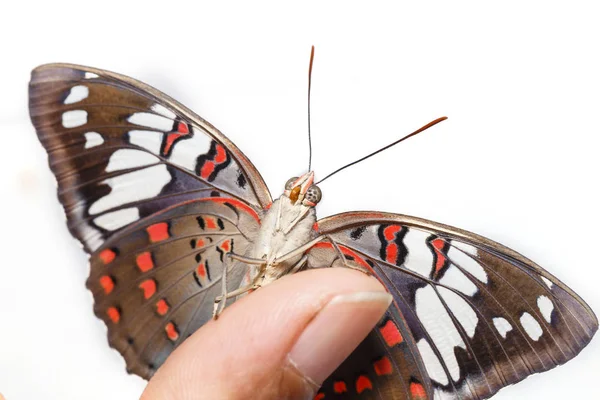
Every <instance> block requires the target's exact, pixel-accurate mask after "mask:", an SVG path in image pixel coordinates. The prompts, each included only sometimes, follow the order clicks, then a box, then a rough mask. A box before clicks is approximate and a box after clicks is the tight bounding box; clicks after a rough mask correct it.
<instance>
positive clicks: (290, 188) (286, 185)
mask: <svg viewBox="0 0 600 400" xmlns="http://www.w3.org/2000/svg"><path fill="white" fill-rule="evenodd" d="M297 180H298V177H297V176H296V177H294V178H290V179H288V181H287V182H286V183H285V190H292V185H293V184H294V182H296V181H297Z"/></svg>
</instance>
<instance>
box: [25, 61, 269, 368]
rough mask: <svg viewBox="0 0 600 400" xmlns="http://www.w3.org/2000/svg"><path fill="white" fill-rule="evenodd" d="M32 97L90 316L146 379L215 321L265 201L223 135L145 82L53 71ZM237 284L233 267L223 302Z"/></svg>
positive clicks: (43, 71) (44, 73) (87, 71)
mask: <svg viewBox="0 0 600 400" xmlns="http://www.w3.org/2000/svg"><path fill="white" fill-rule="evenodd" d="M29 96H30V97H29V102H30V114H31V119H32V121H33V124H34V125H35V128H36V130H37V133H38V136H39V139H40V141H41V142H42V144H43V145H44V147H45V148H46V150H47V152H48V157H49V163H50V167H51V169H52V171H53V172H54V174H55V176H56V179H57V181H58V196H59V199H60V201H61V203H62V204H63V206H64V209H65V213H66V215H67V222H68V226H69V229H70V231H71V233H72V234H73V236H75V237H76V238H77V239H79V240H80V241H81V243H82V244H83V246H84V248H85V250H86V251H87V252H89V253H90V254H91V256H90V264H91V269H90V276H89V279H88V281H87V286H88V288H89V289H90V290H91V292H92V293H93V295H94V300H95V305H94V311H95V313H96V315H97V316H98V317H99V318H101V319H103V320H104V321H105V322H106V324H107V326H108V337H109V343H110V344H111V346H113V347H115V348H116V349H117V350H119V351H120V352H121V354H122V355H123V356H124V358H125V361H126V363H127V369H128V371H130V372H133V373H136V374H138V375H140V376H142V377H145V378H149V377H150V376H152V374H153V373H154V371H155V370H156V368H158V367H159V366H160V365H161V364H162V362H163V361H164V360H165V359H166V357H167V356H168V355H169V354H170V352H171V351H172V350H173V349H174V348H175V347H176V346H177V345H179V343H181V341H182V340H184V339H185V338H186V337H187V336H189V335H190V334H191V333H193V332H194V331H195V330H196V329H198V328H199V327H200V326H201V325H202V324H203V323H204V322H206V321H207V320H208V319H209V318H210V317H211V312H212V304H213V301H214V298H215V297H216V296H217V295H219V294H220V291H221V279H222V272H223V268H225V267H226V266H227V260H226V259H224V254H225V253H226V252H228V251H230V250H232V249H235V251H236V252H240V253H243V252H244V249H245V248H246V247H247V246H248V245H249V244H250V242H251V240H252V238H253V237H254V236H255V231H256V230H257V229H258V227H259V225H260V216H259V215H260V213H261V211H262V209H263V208H264V207H265V206H267V205H268V204H269V203H270V202H271V196H270V194H269V192H268V190H267V187H266V185H265V184H264V182H263V180H262V178H261V177H260V175H259V173H258V172H257V170H256V169H255V167H254V166H253V165H252V164H251V163H250V161H249V160H248V159H247V158H246V157H245V156H244V154H242V153H241V152H240V151H239V150H238V149H237V148H236V147H235V146H234V145H233V144H232V143H231V142H230V141H229V140H228V139H227V138H226V137H225V136H224V135H223V134H221V133H220V132H219V131H217V130H216V129H215V128H214V127H213V126H211V125H210V124H209V123H207V122H206V121H204V120H203V119H202V118H200V117H199V116H197V115H196V114H194V113H193V112H192V111H190V110H189V109H187V108H185V107H184V106H182V105H181V104H179V103H177V102H176V101H175V100H173V99H171V98H170V97H168V96H166V95H165V94H162V93H160V92H159V91H158V90H156V89H154V88H151V87H150V86H147V85H145V84H143V83H141V82H138V81H136V80H133V79H131V78H128V77H125V76H122V75H118V74H115V73H112V72H108V71H103V70H98V69H93V68H87V67H81V66H75V65H67V64H51V65H45V66H41V67H38V68H36V69H35V70H34V71H33V72H32V77H31V82H30V86H29ZM243 273H244V269H243V268H235V267H232V268H231V273H230V276H229V277H228V278H229V279H228V284H227V287H228V288H229V290H230V291H231V290H234V289H236V288H237V287H238V286H239V284H240V282H241V280H242V279H243V276H242V275H243ZM231 301H233V299H232V300H230V302H231Z"/></svg>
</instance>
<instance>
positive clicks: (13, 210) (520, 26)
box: [0, 0, 600, 400]
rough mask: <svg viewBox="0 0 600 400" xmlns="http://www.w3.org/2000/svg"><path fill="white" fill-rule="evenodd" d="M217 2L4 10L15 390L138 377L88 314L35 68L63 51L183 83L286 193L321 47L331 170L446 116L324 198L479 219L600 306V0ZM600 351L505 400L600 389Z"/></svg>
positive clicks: (448, 218) (316, 125)
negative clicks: (39, 122)
mask: <svg viewBox="0 0 600 400" xmlns="http://www.w3.org/2000/svg"><path fill="white" fill-rule="evenodd" d="M205 3H206V2H200V1H194V2H189V3H188V2H181V1H175V0H170V1H168V2H161V3H160V5H157V4H156V3H155V2H152V1H146V2H139V3H138V4H133V2H125V1H118V2H117V1H101V2H89V1H87V2H86V1H72V2H65V1H57V0H54V1H47V2H43V3H41V2H40V4H26V3H25V2H18V3H17V2H13V3H11V7H12V10H11V9H5V10H4V11H3V12H2V14H3V15H2V21H1V22H2V23H0V38H1V41H0V50H1V54H2V59H3V63H2V67H1V68H2V70H1V71H2V74H0V88H1V93H0V109H1V115H0V125H1V127H2V130H1V132H0V135H1V136H0V137H1V138H2V157H0V171H1V172H0V174H1V175H0V177H1V178H2V185H1V186H0V187H1V188H0V192H1V194H2V195H1V196H0V213H1V214H0V215H1V218H0V227H1V229H0V251H1V253H0V254H2V257H1V261H0V321H2V322H1V326H0V328H1V329H0V392H2V393H4V395H5V396H6V397H7V399H8V400H16V399H42V398H44V399H134V398H137V397H138V396H139V394H140V393H141V391H142V390H143V387H144V382H143V381H142V380H141V379H139V378H137V377H134V376H128V375H127V374H126V373H125V368H124V362H123V361H122V359H121V357H120V356H119V355H118V354H117V353H116V352H115V351H114V350H111V349H109V347H108V345H107V342H106V340H105V327H104V325H103V324H102V323H101V322H100V321H99V320H97V319H96V318H95V317H94V316H93V314H92V311H91V310H92V302H91V295H90V294H89V293H88V291H87V290H86V289H85V286H84V281H85V279H86V277H87V265H86V256H85V255H84V254H83V252H82V251H81V250H80V249H79V246H78V245H77V243H76V242H75V241H74V240H73V239H71V238H70V236H69V235H68V232H67V229H66V227H65V224H64V216H63V215H62V211H61V208H60V206H59V204H58V201H57V199H56V196H55V182H54V178H53V176H52V175H51V174H50V172H49V170H48V168H47V166H46V155H45V152H44V151H43V149H42V147H41V146H40V144H39V143H38V141H37V139H36V137H35V132H34V130H33V128H32V127H31V125H30V123H29V118H28V114H27V97H26V95H27V81H28V79H29V71H30V70H31V69H32V68H33V67H35V66H36V65H38V64H42V63H47V62H55V61H62V62H73V63H80V64H87V65H91V66H96V67H99V68H105V69H109V70H114V71H117V72H121V73H124V74H126V75H130V76H133V77H136V78H137V79H140V80H143V81H145V82H147V83H149V84H151V85H153V86H155V87H157V88H159V89H161V90H163V91H165V92H167V93H168V94H170V95H171V96H173V97H175V98H176V99H178V100H180V101H181V102H182V103H183V104H185V105H187V106H188V107H190V108H192V109H193V110H195V111H196V112H198V113H199V114H200V115H202V116H203V117H204V118H206V119H207V120H209V121H210V122H212V123H213V124H214V125H216V126H217V127H218V128H219V129H220V130H222V131H223V132H224V133H225V134H226V135H228V137H229V138H231V139H232V140H233V141H234V142H235V143H236V144H237V145H238V146H239V147H240V148H241V149H242V150H243V151H244V152H245V153H246V154H247V155H248V157H249V158H250V159H251V160H252V161H253V162H254V163H255V164H256V166H257V167H258V169H259V170H260V171H261V173H262V174H263V176H264V178H265V180H266V182H267V184H268V185H269V187H270V188H271V190H272V192H273V193H274V194H277V195H278V194H279V192H280V190H281V189H282V185H283V184H284V182H285V181H286V180H287V179H288V178H289V177H291V176H294V175H297V174H298V173H301V172H303V171H304V169H305V168H306V163H307V158H308V157H307V144H306V72H307V64H308V56H309V50H310V45H311V44H314V45H315V46H316V49H317V52H316V59H315V65H314V76H313V113H312V116H313V123H312V128H313V135H314V143H313V145H314V159H313V160H314V164H313V165H314V168H315V170H316V173H317V175H320V176H321V177H323V176H324V174H325V173H328V172H330V171H331V170H332V169H335V168H337V167H339V166H341V165H342V164H345V163H346V162H349V161H352V160H354V159H355V158H358V157H360V156H362V155H364V154H365V153H366V152H367V151H371V150H374V149H376V148H378V147H380V146H382V145H385V144H387V143H389V142H391V141H393V140H395V139H397V138H398V137H400V136H401V135H404V134H406V133H408V132H411V131H412V130H414V129H416V128H418V127H420V126H421V125H423V124H425V123H427V122H429V121H430V120H432V119H434V118H437V117H439V116H442V115H447V116H448V117H449V120H448V121H446V122H444V123H442V124H440V125H438V126H436V127H435V128H433V129H431V130H430V131H427V132H426V133H423V134H421V135H420V136H418V137H416V138H413V139H411V140H410V141H408V142H406V143H404V144H402V145H400V146H399V147H397V148H394V149H393V150H389V151H387V152H386V153H384V154H381V155H380V156H378V157H376V158H374V159H371V160H369V161H367V162H364V163H363V164H361V165H359V166H356V167H353V168H352V169H351V170H347V171H345V172H344V173H341V174H339V175H338V176H336V177H335V178H332V179H331V180H329V181H327V182H325V183H323V185H321V188H322V190H323V193H324V199H323V201H322V203H321V204H320V205H319V210H318V212H319V213H320V216H326V215H330V214H333V213H337V212H341V211H346V210H353V209H374V210H384V211H392V212H398V213H404V214H409V215H416V216H420V217H424V218H428V219H432V220H435V221H439V222H444V223H448V224H451V225H454V226H458V227H461V228H464V229H468V230H471V231H474V232H477V233H480V234H482V235H484V236H488V237H490V238H492V239H495V240H497V241H500V242H501V243H504V244H506V245H508V246H509V247H512V248H514V249H516V250H517V251H519V252H522V253H524V254H525V255H527V256H529V257H530V258H532V259H533V260H535V261H537V262H538V263H539V264H540V265H542V266H544V267H545V268H546V269H548V270H549V271H550V272H552V273H553V274H555V275H556V276H558V277H559V278H560V279H562V280H563V281H564V282H565V283H567V284H568V285H570V286H571V287H572V288H573V289H574V290H575V291H577V292H578V293H579V294H580V295H581V296H582V297H583V298H584V299H585V300H586V301H587V302H588V303H589V304H590V306H591V307H592V308H593V309H595V310H596V311H597V312H600V290H599V289H598V285H599V282H600V272H599V269H600V261H599V260H600V257H599V254H598V252H599V250H598V243H599V242H598V241H599V238H598V234H597V227H598V224H599V222H600V211H599V210H600V208H599V203H600V194H599V193H598V172H599V171H600V160H599V157H598V152H599V149H600V139H599V138H600V128H599V125H600V122H599V121H598V114H599V112H600V108H599V105H600V73H599V71H600V60H599V56H598V39H599V38H600V24H598V18H597V17H598V15H599V14H598V9H597V8H596V6H595V3H596V2H591V1H590V2H579V1H578V2H564V1H563V2H555V1H549V2H548V1H545V2H527V4H526V3H525V2H522V1H503V2H494V3H493V4H492V2H481V1H453V2H438V3H431V2H418V4H417V5H414V4H413V5H410V6H408V5H399V4H398V2H394V3H380V2H368V3H367V2H362V5H361V6H354V5H352V4H351V3H349V2H339V3H336V2H327V3H326V4H325V2H310V1H308V2H307V1H305V2H301V3H300V2H298V3H300V4H299V5H297V6H284V5H282V4H280V3H282V2H277V3H275V2H273V3H271V4H264V3H260V2H255V1H254V2H248V4H235V3H231V2H226V3H225V2H222V3H221V5H220V6H218V7H217V6H209V5H207V4H205ZM411 3H415V2H411ZM392 4H395V5H392ZM599 359H600V342H599V341H598V339H596V340H594V341H592V343H591V344H590V345H589V347H588V348H586V349H585V350H584V351H583V352H582V354H581V355H580V356H579V357H577V358H576V359H575V360H573V361H572V362H569V363H568V364H567V365H565V366H562V367H560V368H557V369H555V370H552V371H550V372H547V373H544V374H542V375H536V376H534V377H531V378H529V379H527V380H525V381H524V382H522V383H520V384H518V385H517V386H513V387H511V388H508V389H505V390H502V391H501V392H500V393H499V394H498V395H497V396H496V397H495V398H497V399H514V398H519V399H539V398H544V399H564V398H592V397H595V396H597V394H598V389H597V384H598V378H600V372H599V371H600V368H599V367H600V365H599V363H600V362H599V361H598V360H599ZM199 379H202V378H201V377H199Z"/></svg>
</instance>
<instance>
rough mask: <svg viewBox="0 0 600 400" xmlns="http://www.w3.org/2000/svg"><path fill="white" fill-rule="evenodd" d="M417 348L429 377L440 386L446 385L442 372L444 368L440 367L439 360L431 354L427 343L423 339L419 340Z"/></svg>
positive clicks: (444, 373) (443, 372)
mask: <svg viewBox="0 0 600 400" xmlns="http://www.w3.org/2000/svg"><path fill="white" fill-rule="evenodd" d="M417 347H418V348H419V353H421V357H422V358H423V363H424V364H425V369H426V370H427V374H428V375H429V377H430V378H431V379H433V380H434V381H436V382H438V383H440V384H442V385H447V384H448V376H447V375H446V372H445V371H444V367H442V363H441V362H440V359H439V358H437V356H436V355H435V353H434V352H433V349H432V348H431V345H430V344H429V342H428V341H427V340H425V339H421V340H419V343H417Z"/></svg>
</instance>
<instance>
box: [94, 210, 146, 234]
mask: <svg viewBox="0 0 600 400" xmlns="http://www.w3.org/2000/svg"><path fill="white" fill-rule="evenodd" d="M138 219H140V213H139V210H138V209H137V207H131V208H124V209H122V210H117V211H113V212H109V213H106V214H104V215H101V216H99V217H97V218H94V223H95V224H96V225H98V226H99V227H101V228H104V229H106V230H109V231H114V230H117V229H119V228H121V227H123V226H125V225H128V224H130V223H132V222H134V221H137V220H138Z"/></svg>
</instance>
